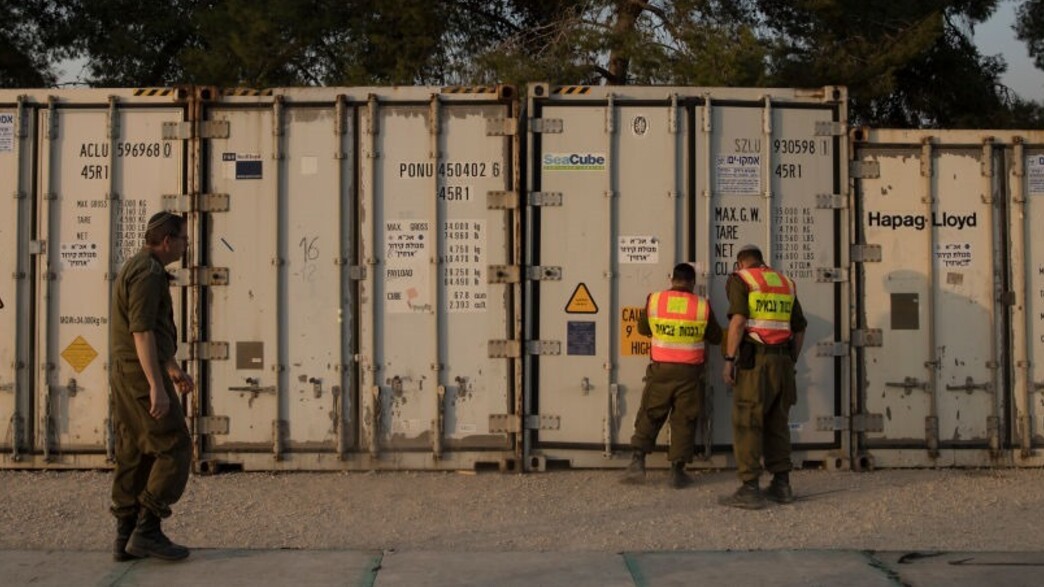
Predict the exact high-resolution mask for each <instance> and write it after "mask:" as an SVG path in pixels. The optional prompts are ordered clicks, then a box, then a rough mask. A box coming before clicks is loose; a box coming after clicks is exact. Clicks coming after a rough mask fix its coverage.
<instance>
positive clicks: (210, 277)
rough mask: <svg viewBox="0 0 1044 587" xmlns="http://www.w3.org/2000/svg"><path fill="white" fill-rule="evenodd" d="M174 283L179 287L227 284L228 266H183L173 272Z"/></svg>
mask: <svg viewBox="0 0 1044 587" xmlns="http://www.w3.org/2000/svg"><path fill="white" fill-rule="evenodd" d="M174 284H175V285H178V286H180V287H193V286H204V287H213V286H216V285H228V268H227V267H184V268H182V269H178V270H177V271H175V272H174Z"/></svg>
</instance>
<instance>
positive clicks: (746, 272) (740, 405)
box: [720, 245, 808, 509]
mask: <svg viewBox="0 0 1044 587" xmlns="http://www.w3.org/2000/svg"><path fill="white" fill-rule="evenodd" d="M736 260H737V262H738V264H739V269H737V270H736V272H735V273H733V274H732V275H731V276H730V277H729V279H728V281H727V282H726V284H725V290H726V293H727V294H728V297H729V311H728V315H729V332H728V337H727V338H726V342H725V345H724V346H725V368H724V372H723V374H722V377H723V378H724V380H725V383H727V384H729V385H732V386H733V392H732V435H733V441H732V451H733V454H734V455H735V457H736V468H737V473H738V474H739V478H740V481H741V482H742V483H743V484H742V485H741V486H740V488H739V489H738V490H737V491H736V492H735V493H733V494H732V495H728V496H724V497H722V498H721V500H720V501H721V503H722V504H723V505H728V506H733V507H738V508H744V509H760V508H762V507H765V505H766V501H765V497H768V498H769V499H771V500H773V501H775V502H777V503H790V502H792V501H794V492H793V490H792V489H791V487H790V470H791V469H792V468H793V465H792V463H791V461H790V426H789V418H790V408H791V406H793V405H794V404H795V403H796V402H797V385H796V383H795V380H794V364H795V362H796V361H797V357H798V355H799V354H800V353H801V345H802V343H803V342H804V338H805V327H806V326H807V325H808V323H807V322H806V321H805V317H804V314H803V313H802V311H801V304H800V303H798V299H797V289H796V288H795V287H794V282H793V281H792V280H791V279H790V278H789V277H787V276H785V275H783V274H782V273H780V272H779V271H776V270H775V269H772V268H771V267H768V266H767V265H765V260H764V258H763V257H762V254H761V249H759V248H758V247H756V246H754V245H746V246H744V247H742V248H740V251H739V254H738V255H737V258H736ZM762 457H764V460H765V466H764V468H765V469H767V470H768V471H769V472H770V473H772V474H773V477H772V483H771V484H770V485H769V486H768V489H766V490H765V492H764V494H762V491H761V488H760V486H759V485H758V479H759V478H760V477H761V473H762V465H761V460H762Z"/></svg>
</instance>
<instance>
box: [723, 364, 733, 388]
mask: <svg viewBox="0 0 1044 587" xmlns="http://www.w3.org/2000/svg"><path fill="white" fill-rule="evenodd" d="M721 378H722V379H724V380H725V383H727V384H728V385H736V362H735V361H725V366H724V367H723V368H722V370H721Z"/></svg>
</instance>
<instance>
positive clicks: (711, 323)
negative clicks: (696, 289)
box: [704, 309, 722, 344]
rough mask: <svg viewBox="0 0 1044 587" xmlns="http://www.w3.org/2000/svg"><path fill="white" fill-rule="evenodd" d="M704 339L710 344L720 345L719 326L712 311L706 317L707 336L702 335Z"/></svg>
mask: <svg viewBox="0 0 1044 587" xmlns="http://www.w3.org/2000/svg"><path fill="white" fill-rule="evenodd" d="M704 338H705V339H706V340H707V342H709V343H711V344H721V339H722V332H721V325H720V324H718V319H717V318H715V317H714V311H713V309H712V310H711V313H710V315H709V316H708V317H707V334H706V335H704Z"/></svg>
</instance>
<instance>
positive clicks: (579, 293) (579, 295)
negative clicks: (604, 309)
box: [565, 283, 598, 314]
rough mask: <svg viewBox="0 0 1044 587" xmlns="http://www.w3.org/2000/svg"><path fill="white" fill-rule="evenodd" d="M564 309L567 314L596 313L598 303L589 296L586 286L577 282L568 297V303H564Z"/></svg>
mask: <svg viewBox="0 0 1044 587" xmlns="http://www.w3.org/2000/svg"><path fill="white" fill-rule="evenodd" d="M565 311H566V313H567V314H597V313H598V304H596V303H595V301H594V298H592V297H591V292H590V291H588V289H587V286H586V285H584V284H583V283H578V284H577V285H576V289H574V290H573V295H572V296H570V298H569V303H568V304H566V307H565Z"/></svg>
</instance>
